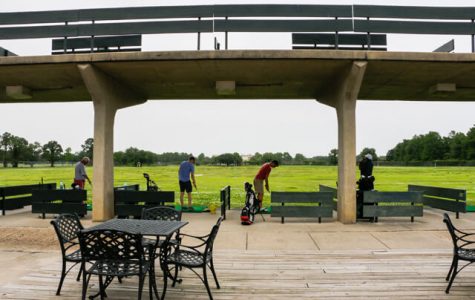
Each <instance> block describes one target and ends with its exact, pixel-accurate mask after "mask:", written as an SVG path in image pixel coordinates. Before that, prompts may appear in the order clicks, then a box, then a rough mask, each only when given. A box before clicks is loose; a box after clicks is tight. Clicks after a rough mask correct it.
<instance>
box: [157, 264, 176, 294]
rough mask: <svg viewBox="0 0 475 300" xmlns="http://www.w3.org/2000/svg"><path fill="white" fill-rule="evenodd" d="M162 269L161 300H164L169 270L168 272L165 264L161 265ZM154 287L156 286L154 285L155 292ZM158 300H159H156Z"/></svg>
mask: <svg viewBox="0 0 475 300" xmlns="http://www.w3.org/2000/svg"><path fill="white" fill-rule="evenodd" d="M163 268H164V269H163V291H162V299H165V294H166V293H167V285H168V283H167V280H168V273H170V272H169V270H168V265H167V264H164V265H163ZM173 281H175V280H173ZM156 286H157V285H156V284H155V290H156ZM157 298H158V295H157ZM158 299H160V298H158Z"/></svg>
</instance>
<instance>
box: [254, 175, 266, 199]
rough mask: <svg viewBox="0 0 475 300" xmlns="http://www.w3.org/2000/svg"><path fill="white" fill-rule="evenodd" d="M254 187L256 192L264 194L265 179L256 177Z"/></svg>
mask: <svg viewBox="0 0 475 300" xmlns="http://www.w3.org/2000/svg"><path fill="white" fill-rule="evenodd" d="M254 189H255V190H256V193H258V194H263V195H264V180H260V179H255V178H254Z"/></svg>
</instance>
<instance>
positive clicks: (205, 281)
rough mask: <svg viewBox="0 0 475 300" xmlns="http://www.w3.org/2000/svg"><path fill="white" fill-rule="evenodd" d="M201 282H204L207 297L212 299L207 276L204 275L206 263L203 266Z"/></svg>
mask: <svg viewBox="0 0 475 300" xmlns="http://www.w3.org/2000/svg"><path fill="white" fill-rule="evenodd" d="M203 283H204V284H205V287H206V291H208V296H209V299H210V300H213V295H211V290H210V288H209V283H208V276H207V275H206V264H204V266H203Z"/></svg>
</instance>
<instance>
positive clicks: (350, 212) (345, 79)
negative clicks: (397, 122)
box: [322, 61, 367, 224]
mask: <svg viewBox="0 0 475 300" xmlns="http://www.w3.org/2000/svg"><path fill="white" fill-rule="evenodd" d="M366 65H367V63H366V62H359V61H357V62H353V64H352V65H351V67H350V68H349V70H348V71H347V73H345V74H343V76H342V77H341V78H340V80H339V81H338V83H337V84H336V86H335V87H333V89H332V91H330V92H329V93H328V95H327V96H325V97H324V98H323V99H322V100H323V101H322V102H323V103H325V104H328V105H330V106H333V107H334V108H335V109H336V113H337V118H338V220H339V221H340V222H342V223H343V224H352V223H355V222H356V116H355V115H356V100H357V97H358V93H359V91H360V87H361V82H362V81H363V76H364V73H365V70H366Z"/></svg>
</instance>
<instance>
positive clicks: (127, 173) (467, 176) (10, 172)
mask: <svg viewBox="0 0 475 300" xmlns="http://www.w3.org/2000/svg"><path fill="white" fill-rule="evenodd" d="M257 170H258V166H243V167H215V166H213V167H211V166H197V167H196V174H195V176H196V181H197V185H198V191H194V192H193V197H194V201H193V202H194V204H197V205H208V204H209V203H210V202H214V203H216V204H217V203H219V190H220V189H221V188H223V187H224V186H226V185H231V188H232V191H231V202H232V206H233V207H241V206H242V205H243V204H244V182H246V181H249V182H252V179H253V177H254V175H255V173H257ZM87 171H88V173H89V175H90V176H93V175H94V174H93V173H92V167H87ZM143 173H149V174H150V177H151V178H152V179H153V180H155V182H156V183H157V184H158V186H159V187H160V188H161V189H162V190H173V191H176V192H177V193H176V197H177V199H178V166H157V167H142V168H136V167H117V168H115V186H120V185H124V184H136V183H139V184H140V189H141V190H143V189H145V179H144V178H143V175H142V174H143ZM73 174H74V167H57V168H18V169H13V168H7V169H5V168H0V186H12V185H21V184H34V183H38V182H40V181H41V178H43V181H44V182H56V183H58V185H59V182H60V181H63V182H64V183H65V184H66V186H67V187H69V185H70V184H71V183H72V177H73ZM374 175H375V177H376V182H375V188H376V189H377V190H380V191H405V190H407V185H408V184H417V185H430V186H438V187H446V188H459V189H466V190H467V199H468V200H469V204H471V205H474V204H475V185H474V182H475V168H471V167H378V166H375V168H374ZM336 180H337V168H336V167H330V166H281V167H278V168H276V169H273V170H272V173H271V175H270V179H269V182H270V187H271V190H273V191H316V189H317V187H318V185H319V184H324V185H329V186H332V187H335V186H336ZM86 186H87V188H88V189H89V188H90V186H89V185H87V184H86ZM88 194H89V198H90V196H91V195H90V194H91V193H88ZM266 195H267V196H266V197H265V199H264V202H265V205H268V202H269V197H268V194H266Z"/></svg>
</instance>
